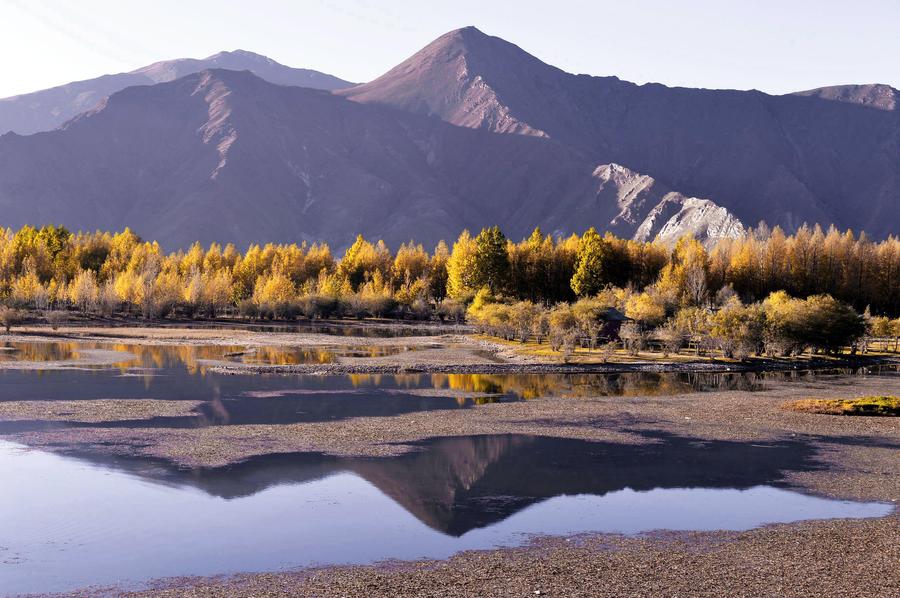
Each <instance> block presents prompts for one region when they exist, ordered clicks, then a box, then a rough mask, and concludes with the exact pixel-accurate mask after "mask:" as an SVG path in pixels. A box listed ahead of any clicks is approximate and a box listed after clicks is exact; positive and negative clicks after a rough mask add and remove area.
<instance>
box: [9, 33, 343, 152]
mask: <svg viewBox="0 0 900 598" xmlns="http://www.w3.org/2000/svg"><path fill="white" fill-rule="evenodd" d="M213 68H220V69H229V70H235V71H245V70H246V71H251V72H252V73H254V74H255V75H257V76H258V77H261V78H262V79H265V80H266V81H269V82H271V83H277V84H279V85H296V86H299V87H311V88H313V89H328V90H332V89H340V88H343V87H349V86H351V85H352V83H349V82H348V81H343V80H342V79H338V78H337V77H333V76H331V75H327V74H325V73H320V72H318V71H312V70H308V69H295V68H291V67H288V66H284V65H283V64H279V63H277V62H275V61H274V60H272V59H271V58H267V57H265V56H260V55H259V54H254V53H253V52H247V51H245V50H235V51H233V52H219V53H218V54H214V55H213V56H209V57H208V58H204V59H202V60H197V59H194V58H182V59H179V60H166V61H162V62H156V63H154V64H151V65H149V66H145V67H143V68H140V69H137V70H135V71H131V72H129V73H118V74H115V75H104V76H102V77H97V78H95V79H88V80H85V81H76V82H73V83H68V84H66V85H60V86H59V87H53V88H51V89H45V90H41V91H35V92H33V93H26V94H22V95H18V96H13V97H9V98H4V99H0V135H2V134H3V133H6V132H8V131H14V132H16V133H19V134H20V135H30V134H32V133H36V132H39V131H50V130H52V129H55V128H57V127H58V126H60V125H62V124H63V123H64V122H66V121H67V120H69V119H71V118H72V117H74V116H75V115H77V114H79V113H81V112H84V111H85V110H88V109H90V108H93V107H94V106H96V105H97V103H98V102H100V101H101V100H103V98H105V97H107V96H109V95H111V94H113V93H115V92H117V91H121V90H123V89H125V88H126V87H131V86H133V85H153V84H156V83H164V82H167V81H173V80H175V79H179V78H181V77H184V76H185V75H190V74H192V73H197V72H200V71H203V70H206V69H213Z"/></svg>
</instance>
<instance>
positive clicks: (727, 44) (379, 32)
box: [0, 0, 900, 97]
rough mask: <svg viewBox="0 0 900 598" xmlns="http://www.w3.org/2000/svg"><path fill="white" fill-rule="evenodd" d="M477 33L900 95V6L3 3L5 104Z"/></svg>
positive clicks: (571, 1)
mask: <svg viewBox="0 0 900 598" xmlns="http://www.w3.org/2000/svg"><path fill="white" fill-rule="evenodd" d="M465 25H475V26H476V27H478V28H479V29H481V30H482V31H484V32H485V33H489V34H492V35H497V36H500V37H503V38H504V39H507V40H509V41H511V42H513V43H516V44H518V45H519V46H521V47H522V48H524V49H525V50H527V51H529V52H531V53H532V54H534V55H536V56H537V57H538V58H541V59H542V60H544V61H545V62H548V63H551V64H554V65H556V66H559V67H561V68H563V69H565V70H567V71H571V72H576V73H588V74H592V75H617V76H619V77H621V78H623V79H626V80H629V81H635V82H637V83H644V82H648V81H656V82H660V83H665V84H668V85H683V86H690V87H717V88H735V89H750V88H756V89H761V90H763V91H767V92H771V93H784V92H788V91H796V90H801V89H808V88H811V87H819V86H823V85H832V84H840V83H872V82H879V83H889V84H891V85H893V86H894V87H900V59H898V57H900V2H898V1H896V0H855V1H853V2H850V1H846V0H844V1H835V0H818V1H815V0H781V1H776V0H755V1H750V0H745V1H738V0H681V1H678V0H619V1H607V0H595V1H588V0H553V1H551V2H536V1H530V0H521V1H519V2H491V1H488V0H482V1H474V0H456V1H454V2H428V1H412V0H404V1H399V0H398V1H395V2H387V1H381V2H376V1H374V0H305V1H295V2H290V1H287V0H253V1H252V2H251V1H246V0H244V1H238V0H215V1H210V0H153V1H150V2H137V1H134V0H118V1H117V0H77V1H71V0H69V1H67V0H0V51H2V56H3V59H2V61H0V97H6V96H9V95H13V94H17V93H23V92H27V91H33V90H36V89H42V88H46V87H51V86H53V85H57V84H61V83H65V82H68V81H72V80H77V79H86V78H91V77H95V76H98V75H102V74H104V73H113V72H120V71H125V70H131V69H134V68H136V67H139V66H143V65H145V64H148V63H151V62H155V61H157V60H163V59H169V58H179V57H196V58H200V57H204V56H207V55H209V54H213V53H215V52H217V51H220V50H233V49H237V48H242V49H245V50H252V51H254V52H259V53H260V54H266V55H267V56H270V57H271V58H274V59H275V60H277V61H279V62H282V63H284V64H288V65H290V66H297V67H306V68H313V69H317V70H321V71H324V72H327V73H331V74H333V75H336V76H339V77H343V78H345V79H349V80H352V81H366V80H369V79H372V78H374V77H375V76H377V75H379V74H381V73H383V72H384V71H386V70H387V69H388V68H390V67H391V66H393V65H395V64H396V63H397V62H399V61H401V60H403V59H404V58H406V57H407V56H409V55H410V54H412V53H413V52H414V51H416V50H418V49H419V48H420V47H422V46H424V45H425V44H427V43H428V42H429V41H431V40H432V39H434V38H435V37H437V36H438V35H440V34H442V33H444V32H446V31H449V30H451V29H456V28H458V27H462V26H465Z"/></svg>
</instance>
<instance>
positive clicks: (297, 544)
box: [0, 343, 892, 594]
mask: <svg viewBox="0 0 900 598" xmlns="http://www.w3.org/2000/svg"><path fill="white" fill-rule="evenodd" d="M97 348H105V349H110V348H113V349H114V350H117V351H120V352H121V353H122V359H121V361H119V362H117V363H116V364H115V365H113V366H107V367H91V368H77V369H64V370H49V369H48V370H46V371H40V370H33V371H23V370H0V402H3V401H24V400H29V401H54V400H62V399H65V400H92V399H147V398H151V399H163V400H174V401H178V400H190V401H200V404H199V406H198V407H196V408H195V409H194V410H193V412H191V414H190V415H188V416H186V417H168V418H160V417H157V418H151V419H146V420H130V421H124V422H113V423H99V424H98V423H93V424H92V423H87V422H77V421H76V422H47V421H6V422H0V434H9V433H15V432H21V431H29V430H31V431H33V430H41V429H48V428H54V427H79V426H82V427H83V426H95V427H96V426H130V427H166V426H170V427H174V426H178V427H194V426H220V425H235V424H247V423H267V424H283V423H293V422H310V421H327V420H335V419H342V418H349V417H371V416H385V415H392V414H398V413H408V412H412V411H427V410H433V409H467V408H471V407H472V406H474V405H476V404H478V403H481V402H486V401H523V400H529V399H532V398H535V397H540V396H559V395H565V396H574V397H581V396H635V395H648V394H649V395H654V394H655V395H667V394H674V393H681V392H704V391H708V390H719V389H740V390H750V391H753V390H758V389H760V388H764V387H765V385H766V384H767V383H768V381H769V380H772V379H774V380H779V381H780V380H782V379H783V378H784V377H785V376H788V377H799V378H801V379H802V380H803V381H804V384H805V386H806V387H807V388H808V387H809V386H810V385H814V384H816V383H817V381H824V380H827V381H828V383H829V384H833V383H835V381H838V382H841V383H847V384H852V380H853V377H852V376H846V375H844V374H845V373H844V372H834V373H828V374H824V375H823V374H814V375H813V374H802V373H792V374H777V375H756V374H654V373H630V374H611V375H550V376H546V375H544V376H539V375H475V374H467V375H437V374H435V375H418V374H416V375H393V376H387V375H359V376H224V375H218V374H215V373H213V372H211V371H209V369H208V365H207V360H212V361H221V360H244V359H264V360H268V362H276V363H280V362H283V361H285V360H296V359H301V360H303V359H306V360H318V359H333V358H335V357H336V355H334V354H333V353H334V352H333V350H330V349H326V348H322V349H321V350H319V349H312V350H311V349H303V350H299V349H267V350H265V351H261V350H255V349H248V348H247V347H239V346H238V347H183V346H180V347H158V346H153V347H148V346H128V345H116V346H111V345H84V344H72V343H54V344H42V343H23V344H18V345H12V344H7V345H3V346H0V359H2V360H23V359H24V360H29V361H64V360H72V359H77V358H78V355H79V351H86V350H91V349H97ZM355 350H356V349H355V348H351V349H345V350H344V351H345V352H352V351H355ZM390 350H395V349H390ZM396 350H405V349H404V348H402V347H401V348H397V349H396ZM304 351H305V353H304ZM319 351H321V352H324V354H326V356H324V357H323V356H322V353H320V352H319ZM317 362H318V361H317ZM644 436H646V438H645V439H644V440H646V442H645V443H641V444H636V445H624V444H615V443H604V442H586V441H580V440H568V439H558V438H544V437H530V436H513V435H498V436H477V437H462V438H436V439H431V440H429V441H425V442H421V443H419V444H418V445H417V446H416V449H417V450H415V451H414V452H411V453H408V454H404V455H401V456H396V457H382V458H338V457H332V456H325V455H319V454H314V453H304V454H283V455H268V456H264V457H258V458H253V459H250V460H248V461H245V462H242V463H239V464H236V465H233V466H229V467H221V468H198V469H184V468H179V467H176V466H174V465H172V464H171V463H169V462H166V461H162V460H155V459H148V458H125V457H114V456H109V455H104V454H100V453H96V452H86V451H85V450H84V449H81V448H79V447H78V446H66V447H60V453H59V454H48V453H44V452H39V451H34V450H30V449H27V448H25V447H23V446H21V445H18V444H14V443H12V442H8V441H4V440H0V594H16V593H24V592H50V591H65V590H71V589H74V588H79V587H84V586H87V585H110V584H123V585H125V586H127V587H140V586H141V584H142V583H146V582H147V581H149V580H153V579H157V578H160V577H169V576H180V575H215V574H228V573H237V572H250V571H270V570H278V569H284V568H292V567H302V566H309V565H321V564H339V563H368V562H374V561H379V560H384V559H392V558H397V559H414V558H419V557H430V558H443V557H447V556H449V555H451V554H453V553H455V552H458V551H460V550H466V549H480V548H491V547H498V546H511V545H517V544H521V543H522V542H524V541H526V540H527V539H528V538H529V537H531V536H533V535H535V534H562V535H568V534H577V533H585V532H615V533H625V534H636V533H641V532H645V531H650V530H657V529H668V530H716V529H727V530H743V529H749V528H753V527H756V526H759V525H764V524H766V523H775V522H791V521H800V520H806V519H820V518H833V517H879V516H883V515H886V514H888V513H889V512H890V511H891V509H892V507H891V506H890V505H885V504H881V503H856V502H846V501H835V500H829V499H825V498H820V497H814V496H809V495H805V494H801V493H798V492H795V491H792V490H791V489H790V488H788V487H786V486H785V484H784V482H783V480H784V476H785V473H787V472H792V471H809V470H814V469H816V468H817V467H819V464H818V461H817V460H816V458H815V457H816V453H815V450H814V449H813V448H812V447H811V446H809V445H808V444H806V443H804V442H803V441H800V440H791V441H784V442H770V443H752V444H751V443H738V442H727V441H715V442H710V441H701V440H699V439H696V438H690V437H680V436H674V435H670V434H664V433H644Z"/></svg>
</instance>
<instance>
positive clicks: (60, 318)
mask: <svg viewBox="0 0 900 598" xmlns="http://www.w3.org/2000/svg"><path fill="white" fill-rule="evenodd" d="M44 318H45V319H46V320H47V323H48V324H50V328H52V329H53V330H59V327H60V325H62V324H65V322H66V319H67V315H66V312H64V311H48V312H47V313H45V314H44Z"/></svg>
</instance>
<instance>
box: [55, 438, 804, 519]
mask: <svg viewBox="0 0 900 598" xmlns="http://www.w3.org/2000/svg"><path fill="white" fill-rule="evenodd" d="M638 434H640V435H642V436H643V437H644V439H645V440H646V443H643V444H634V445H631V444H619V443H609V442H589V441H584V440H577V439H566V438H555V437H543V436H523V435H489V436H464V437H449V438H435V439H430V440H426V441H422V442H417V443H414V444H413V446H414V448H415V449H416V450H414V451H412V452H408V453H405V454H402V455H400V456H395V457H381V458H342V457H333V456H328V455H320V454H316V453H300V454H276V455H267V456H260V457H254V458H251V459H249V460H247V461H244V462H241V463H238V464H235V465H231V466H227V467H219V468H196V469H182V468H178V467H174V466H172V465H170V464H168V463H166V462H164V461H160V460H152V459H138V458H131V457H128V458H124V457H111V456H106V455H99V454H95V453H85V452H70V453H68V454H70V455H72V456H76V457H77V458H79V459H84V460H87V461H90V462H92V463H95V464H98V465H102V466H104V467H110V468H113V469H119V470H123V471H127V472H129V473H132V474H135V475H138V476H140V477H142V478H145V479H149V480H153V481H157V482H162V483H165V484H168V485H175V486H179V487H182V486H187V487H193V488H197V489H200V490H202V491H203V492H205V493H207V494H210V495H212V496H218V497H221V498H226V499H234V498H240V497H247V496H252V495H253V494H255V493H258V492H261V491H263V490H265V489H266V488H269V487H272V486H278V485H282V484H296V483H306V482H310V481H313V480H317V479H320V478H323V477H327V476H330V475H334V474H337V473H340V472H352V473H354V474H356V475H358V476H360V477H362V478H364V479H365V480H367V481H368V482H370V483H371V484H373V485H375V486H376V487H378V488H379V489H380V490H381V491H382V492H384V493H385V494H386V495H388V496H389V497H391V499H392V500H394V501H395V502H396V503H397V504H400V505H402V506H403V508H404V509H406V510H407V511H408V512H410V513H412V514H413V515H414V516H415V517H416V518H417V519H419V520H420V521H422V522H423V523H425V524H426V525H428V526H429V527H431V528H432V529H435V530H437V531H440V532H442V533H445V534H449V535H453V536H460V535H462V534H464V533H466V532H468V531H469V530H472V529H475V528H480V527H485V526H488V525H490V524H492V523H495V522H497V521H500V520H503V519H505V518H507V517H509V516H510V515H512V514H513V513H516V512H517V511H520V510H521V509H523V508H525V507H527V506H529V505H532V504H534V503H537V502H540V501H542V500H546V499H548V498H552V497H554V496H559V495H580V494H591V495H600V496H602V495H604V494H607V493H609V492H614V491H617V490H622V489H625V488H630V489H632V490H637V491H644V490H651V489H654V488H693V487H703V488H738V489H743V488H751V487H754V486H759V485H776V486H777V485H779V484H780V483H781V480H782V478H783V473H784V472H787V471H810V470H813V469H816V468H817V467H818V465H817V463H816V461H815V459H814V453H815V451H814V449H813V448H812V447H810V446H809V445H807V444H805V443H803V442H798V441H784V442H774V443H752V444H751V443H742V442H731V441H699V440H696V439H693V438H689V437H681V436H676V435H672V434H667V433H662V432H655V433H646V432H644V433H638Z"/></svg>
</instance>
